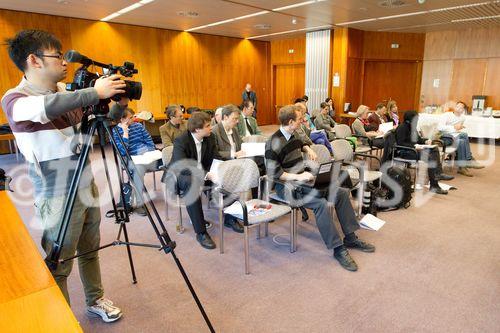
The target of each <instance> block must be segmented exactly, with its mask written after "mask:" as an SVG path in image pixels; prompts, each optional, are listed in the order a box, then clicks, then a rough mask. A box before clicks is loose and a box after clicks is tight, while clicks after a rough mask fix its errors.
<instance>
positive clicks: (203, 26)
mask: <svg viewBox="0 0 500 333" xmlns="http://www.w3.org/2000/svg"><path fill="white" fill-rule="evenodd" d="M206 27H208V25H201V26H199V27H194V28H191V29H186V30H184V31H185V32H190V31H195V30H200V29H203V28H206Z"/></svg>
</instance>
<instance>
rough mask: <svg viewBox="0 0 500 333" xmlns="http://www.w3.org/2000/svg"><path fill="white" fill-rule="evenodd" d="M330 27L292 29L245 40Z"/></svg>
mask: <svg viewBox="0 0 500 333" xmlns="http://www.w3.org/2000/svg"><path fill="white" fill-rule="evenodd" d="M331 27H332V26H331V25H329V24H328V25H320V26H317V27H311V28H302V29H294V30H287V31H280V32H273V33H272V34H267V35H260V36H252V37H247V38H245V39H256V38H262V37H268V36H276V35H284V34H289V33H292V32H299V31H308V30H320V29H329V28H331Z"/></svg>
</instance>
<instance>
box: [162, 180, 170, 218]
mask: <svg viewBox="0 0 500 333" xmlns="http://www.w3.org/2000/svg"><path fill="white" fill-rule="evenodd" d="M163 199H164V201H165V219H166V221H168V220H169V217H168V190H167V186H165V187H164V190H163Z"/></svg>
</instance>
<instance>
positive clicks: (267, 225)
mask: <svg viewBox="0 0 500 333" xmlns="http://www.w3.org/2000/svg"><path fill="white" fill-rule="evenodd" d="M267 236H269V223H266V225H264V237H267Z"/></svg>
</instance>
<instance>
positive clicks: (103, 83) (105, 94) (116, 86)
mask: <svg viewBox="0 0 500 333" xmlns="http://www.w3.org/2000/svg"><path fill="white" fill-rule="evenodd" d="M124 88H125V81H123V80H120V76H119V75H118V74H113V75H111V76H102V77H100V78H98V79H97V80H96V81H95V85H94V89H95V90H96V91H97V96H99V99H105V98H110V97H112V96H114V95H116V94H123V93H125V90H124Z"/></svg>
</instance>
